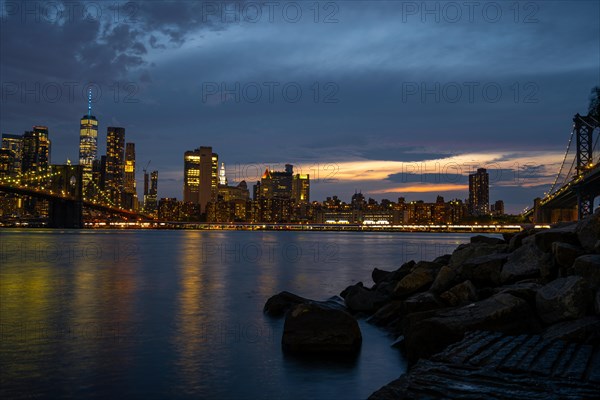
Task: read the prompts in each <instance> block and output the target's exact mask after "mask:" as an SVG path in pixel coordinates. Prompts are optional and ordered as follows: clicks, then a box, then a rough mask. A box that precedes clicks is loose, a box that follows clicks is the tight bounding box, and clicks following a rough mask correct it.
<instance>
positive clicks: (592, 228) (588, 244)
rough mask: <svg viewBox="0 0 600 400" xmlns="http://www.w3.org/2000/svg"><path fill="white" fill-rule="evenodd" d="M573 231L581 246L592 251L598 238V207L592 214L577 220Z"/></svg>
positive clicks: (599, 238) (599, 236)
mask: <svg viewBox="0 0 600 400" xmlns="http://www.w3.org/2000/svg"><path fill="white" fill-rule="evenodd" d="M575 232H576V233H577V237H578V238H579V243H581V246H582V247H583V248H584V249H586V250H588V251H594V248H595V247H596V242H597V241H598V240H600V209H597V210H596V212H595V213H594V214H593V215H592V216H590V217H588V218H585V219H583V220H581V221H579V222H578V223H577V226H576V228H575Z"/></svg>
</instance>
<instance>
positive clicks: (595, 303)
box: [594, 289, 600, 315]
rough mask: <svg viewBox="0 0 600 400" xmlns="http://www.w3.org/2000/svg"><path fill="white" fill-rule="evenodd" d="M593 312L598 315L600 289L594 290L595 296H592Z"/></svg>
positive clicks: (599, 309)
mask: <svg viewBox="0 0 600 400" xmlns="http://www.w3.org/2000/svg"><path fill="white" fill-rule="evenodd" d="M594 311H596V314H598V315H600V289H598V290H596V296H594Z"/></svg>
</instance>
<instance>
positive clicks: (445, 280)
mask: <svg viewBox="0 0 600 400" xmlns="http://www.w3.org/2000/svg"><path fill="white" fill-rule="evenodd" d="M457 277H458V272H457V270H456V269H455V268H450V267H449V266H443V267H442V268H441V269H440V271H439V272H438V274H437V276H436V277H435V280H434V281H433V283H432V284H431V287H430V289H429V290H430V291H431V292H432V293H436V294H439V293H442V292H445V291H446V290H448V289H449V288H451V287H452V286H454V284H455V283H456V279H457Z"/></svg>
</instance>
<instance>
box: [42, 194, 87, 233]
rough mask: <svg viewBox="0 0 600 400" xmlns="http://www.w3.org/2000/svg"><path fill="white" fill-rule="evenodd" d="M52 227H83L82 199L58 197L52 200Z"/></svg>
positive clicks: (50, 212)
mask: <svg viewBox="0 0 600 400" xmlns="http://www.w3.org/2000/svg"><path fill="white" fill-rule="evenodd" d="M49 205H50V210H49V217H50V218H49V221H48V226H49V227H50V228H62V229H80V228H83V205H82V203H81V201H73V200H64V199H56V200H52V201H50V204H49Z"/></svg>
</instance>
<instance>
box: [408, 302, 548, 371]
mask: <svg viewBox="0 0 600 400" xmlns="http://www.w3.org/2000/svg"><path fill="white" fill-rule="evenodd" d="M538 329H539V323H538V322H537V319H536V318H535V314H534V313H533V310H532V309H531V307H530V306H529V305H528V304H527V302H526V301H525V300H523V299H520V298H518V297H515V296H512V295H510V294H506V293H502V294H497V295H495V296H492V297H490V298H488V299H486V300H482V301H478V302H476V303H473V304H469V305H467V306H463V307H460V308H453V309H442V310H439V311H434V312H433V314H430V316H429V317H428V318H424V319H422V318H421V319H419V320H417V322H411V323H410V324H408V325H407V328H406V330H405V335H404V336H405V338H406V349H407V356H408V360H409V362H410V363H413V362H415V361H416V360H417V359H418V358H421V357H428V356H430V355H432V354H435V353H437V352H439V351H440V350H442V349H444V348H445V347H446V346H447V345H449V344H451V343H454V342H457V341H459V340H461V339H462V338H463V336H464V334H465V332H466V331H469V330H489V331H497V332H503V333H507V334H521V333H526V332H530V331H536V330H538Z"/></svg>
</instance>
